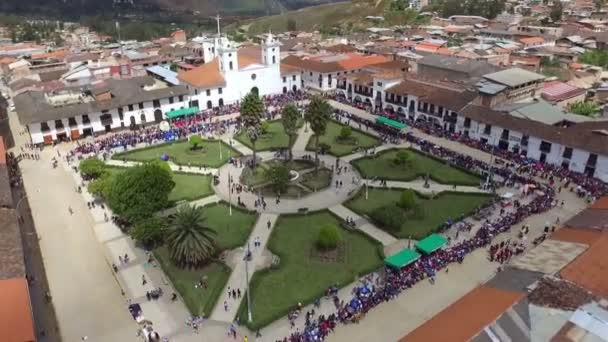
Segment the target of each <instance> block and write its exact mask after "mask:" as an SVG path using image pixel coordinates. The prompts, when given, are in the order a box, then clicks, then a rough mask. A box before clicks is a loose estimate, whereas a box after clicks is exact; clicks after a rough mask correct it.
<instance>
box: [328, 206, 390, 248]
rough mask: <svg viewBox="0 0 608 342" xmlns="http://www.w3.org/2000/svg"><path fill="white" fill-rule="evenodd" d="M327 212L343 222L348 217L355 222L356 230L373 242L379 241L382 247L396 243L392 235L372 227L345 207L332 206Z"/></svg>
mask: <svg viewBox="0 0 608 342" xmlns="http://www.w3.org/2000/svg"><path fill="white" fill-rule="evenodd" d="M329 210H330V211H331V212H332V213H334V214H336V215H338V216H339V217H341V218H342V219H344V220H346V218H347V217H350V218H351V219H353V220H355V225H356V228H357V229H359V230H360V231H362V232H364V233H365V234H367V235H369V236H370V237H371V238H373V239H374V240H376V241H379V242H380V243H381V244H382V245H384V246H388V245H391V244H394V243H395V242H397V239H395V238H394V237H393V236H392V235H390V234H389V233H387V232H385V231H383V230H381V229H380V228H378V227H376V226H374V225H373V224H371V223H370V222H369V221H367V220H366V219H364V218H363V217H361V216H359V215H358V214H357V213H355V212H353V211H352V210H350V209H348V208H347V207H345V206H343V205H342V204H339V205H336V206H333V207H331V208H329Z"/></svg>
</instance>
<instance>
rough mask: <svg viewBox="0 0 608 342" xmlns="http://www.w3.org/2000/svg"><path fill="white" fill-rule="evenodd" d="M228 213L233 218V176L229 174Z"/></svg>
mask: <svg viewBox="0 0 608 342" xmlns="http://www.w3.org/2000/svg"><path fill="white" fill-rule="evenodd" d="M228 212H229V215H230V216H232V176H231V175H230V172H228Z"/></svg>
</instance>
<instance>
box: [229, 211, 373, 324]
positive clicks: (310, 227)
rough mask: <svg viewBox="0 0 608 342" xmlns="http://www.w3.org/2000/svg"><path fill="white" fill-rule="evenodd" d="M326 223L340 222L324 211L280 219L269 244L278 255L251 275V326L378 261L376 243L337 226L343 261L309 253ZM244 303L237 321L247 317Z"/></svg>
mask: <svg viewBox="0 0 608 342" xmlns="http://www.w3.org/2000/svg"><path fill="white" fill-rule="evenodd" d="M328 224H329V225H336V226H338V227H340V221H338V219H336V218H335V217H334V216H333V215H332V214H330V213H329V212H327V211H323V212H317V213H312V214H309V215H290V216H281V217H280V218H279V221H278V222H277V226H276V227H275V228H274V231H273V233H272V236H271V237H270V241H269V244H268V248H269V249H270V250H271V251H272V252H273V253H274V254H276V255H278V256H279V258H280V264H279V265H278V266H277V267H276V268H271V269H267V270H263V271H259V272H256V273H255V274H254V276H253V279H252V282H251V284H250V288H251V294H252V295H251V302H252V307H253V323H251V324H249V326H250V328H252V329H257V328H259V327H262V326H265V325H268V324H269V323H271V322H272V321H274V320H276V319H278V318H280V317H282V316H284V315H285V314H287V312H288V311H290V310H291V309H293V308H295V307H296V306H297V304H298V302H301V303H302V304H303V305H306V304H308V303H311V302H313V301H314V300H315V299H316V298H318V297H320V296H322V294H323V292H324V291H325V290H326V289H327V288H328V287H329V286H331V285H332V284H338V286H344V285H346V284H348V283H351V282H353V281H355V279H356V278H357V277H358V276H361V275H364V274H366V273H369V272H371V271H373V270H375V269H377V268H379V267H380V266H381V264H382V258H381V255H380V246H379V245H378V244H376V243H375V242H372V241H371V240H370V239H368V238H367V237H366V236H364V235H362V234H359V233H357V232H352V231H346V230H344V229H342V228H340V233H341V236H342V241H343V244H344V245H343V246H344V248H343V250H344V254H343V255H344V258H343V259H342V260H339V261H336V260H323V261H322V260H321V259H320V258H319V257H318V256H315V255H312V253H314V251H315V248H316V247H315V241H316V239H317V236H318V234H319V231H320V229H321V227H323V226H325V225H328ZM243 303H244V304H243V305H242V306H241V310H240V313H239V314H240V321H241V322H247V310H246V309H247V308H246V301H243Z"/></svg>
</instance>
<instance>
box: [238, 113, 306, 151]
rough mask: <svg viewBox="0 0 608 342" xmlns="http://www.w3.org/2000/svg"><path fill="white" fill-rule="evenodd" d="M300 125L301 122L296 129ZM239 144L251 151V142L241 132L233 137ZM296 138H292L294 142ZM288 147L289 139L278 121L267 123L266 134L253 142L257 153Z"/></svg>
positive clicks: (245, 134) (244, 133)
mask: <svg viewBox="0 0 608 342" xmlns="http://www.w3.org/2000/svg"><path fill="white" fill-rule="evenodd" d="M301 125H302V122H298V127H300V126H301ZM234 138H235V139H236V140H238V141H239V142H241V144H243V145H245V146H247V147H249V148H251V149H253V145H252V144H251V140H250V139H249V137H248V136H247V132H245V131H242V132H240V133H239V134H237V135H236V136H235V137H234ZM295 139H296V137H294V141H295ZM288 147H289V137H288V136H287V134H285V130H283V125H282V124H281V121H280V120H272V121H268V132H267V133H266V134H264V135H262V136H260V138H259V139H258V140H257V141H256V142H255V148H256V150H257V151H266V150H276V149H280V148H288Z"/></svg>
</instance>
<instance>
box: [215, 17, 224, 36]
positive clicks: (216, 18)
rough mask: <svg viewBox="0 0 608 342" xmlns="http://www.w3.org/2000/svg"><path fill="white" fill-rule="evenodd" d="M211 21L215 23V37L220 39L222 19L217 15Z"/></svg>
mask: <svg viewBox="0 0 608 342" xmlns="http://www.w3.org/2000/svg"><path fill="white" fill-rule="evenodd" d="M213 19H215V22H216V23H217V36H218V37H221V32H220V19H222V17H220V14H219V13H218V14H217V15H216V16H215V17H213Z"/></svg>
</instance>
